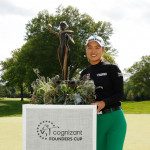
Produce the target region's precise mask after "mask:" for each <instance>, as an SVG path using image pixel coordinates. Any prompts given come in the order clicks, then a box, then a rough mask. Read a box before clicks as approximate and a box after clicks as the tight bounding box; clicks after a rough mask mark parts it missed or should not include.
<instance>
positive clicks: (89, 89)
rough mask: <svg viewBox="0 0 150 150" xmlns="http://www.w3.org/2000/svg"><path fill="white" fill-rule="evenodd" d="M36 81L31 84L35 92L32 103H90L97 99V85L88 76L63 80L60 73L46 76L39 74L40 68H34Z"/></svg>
mask: <svg viewBox="0 0 150 150" xmlns="http://www.w3.org/2000/svg"><path fill="white" fill-rule="evenodd" d="M34 72H35V73H36V75H37V77H38V78H37V79H36V81H34V82H33V83H32V84H31V86H32V88H33V91H34V92H33V94H32V97H31V103H32V104H65V105H67V104H68V105H78V104H90V103H92V102H94V100H95V85H94V82H93V80H90V79H89V77H88V76H86V75H85V76H83V77H82V79H80V80H79V79H74V80H72V81H70V80H69V81H67V80H65V81H61V80H60V78H59V75H56V76H55V77H52V78H49V77H47V78H45V77H43V76H40V75H39V70H38V69H34Z"/></svg>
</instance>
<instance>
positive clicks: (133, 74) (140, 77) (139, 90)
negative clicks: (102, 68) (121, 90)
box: [126, 56, 150, 99]
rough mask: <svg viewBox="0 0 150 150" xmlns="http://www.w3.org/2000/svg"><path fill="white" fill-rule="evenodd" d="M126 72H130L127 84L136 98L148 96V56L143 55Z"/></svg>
mask: <svg viewBox="0 0 150 150" xmlns="http://www.w3.org/2000/svg"><path fill="white" fill-rule="evenodd" d="M126 72H127V73H129V74H130V78H129V81H128V84H129V85H130V88H131V89H132V91H133V94H134V95H135V97H136V99H148V98H150V88H149V87H150V56H143V57H142V59H141V61H139V62H136V63H134V64H133V66H131V67H130V68H129V69H126Z"/></svg>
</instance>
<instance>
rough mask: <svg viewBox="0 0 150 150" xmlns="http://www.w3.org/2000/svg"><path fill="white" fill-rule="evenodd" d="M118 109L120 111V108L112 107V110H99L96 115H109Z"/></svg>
mask: <svg viewBox="0 0 150 150" xmlns="http://www.w3.org/2000/svg"><path fill="white" fill-rule="evenodd" d="M119 109H121V106H116V107H113V108H108V109H104V110H101V111H100V112H98V114H106V113H110V112H112V111H116V110H119Z"/></svg>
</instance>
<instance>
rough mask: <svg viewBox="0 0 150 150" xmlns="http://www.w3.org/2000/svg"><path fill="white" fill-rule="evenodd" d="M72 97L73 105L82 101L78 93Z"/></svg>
mask: <svg viewBox="0 0 150 150" xmlns="http://www.w3.org/2000/svg"><path fill="white" fill-rule="evenodd" d="M73 97H74V104H75V105H78V104H79V103H81V101H82V97H81V96H80V94H76V93H75V94H73Z"/></svg>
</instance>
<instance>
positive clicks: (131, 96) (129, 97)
mask: <svg viewBox="0 0 150 150" xmlns="http://www.w3.org/2000/svg"><path fill="white" fill-rule="evenodd" d="M127 100H131V101H133V100H134V94H133V92H132V90H130V91H129V92H128V95H127Z"/></svg>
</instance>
